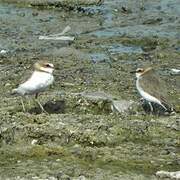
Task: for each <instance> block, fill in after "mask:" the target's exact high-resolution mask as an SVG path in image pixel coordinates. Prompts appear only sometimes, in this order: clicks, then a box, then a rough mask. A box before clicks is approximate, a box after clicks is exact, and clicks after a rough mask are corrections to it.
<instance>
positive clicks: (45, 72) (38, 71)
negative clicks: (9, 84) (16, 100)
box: [12, 61, 54, 112]
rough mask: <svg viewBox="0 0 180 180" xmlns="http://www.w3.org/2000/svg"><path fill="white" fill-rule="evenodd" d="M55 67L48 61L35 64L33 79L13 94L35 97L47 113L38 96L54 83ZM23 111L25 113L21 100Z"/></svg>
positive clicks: (21, 85) (14, 90)
mask: <svg viewBox="0 0 180 180" xmlns="http://www.w3.org/2000/svg"><path fill="white" fill-rule="evenodd" d="M53 71H54V65H53V64H52V63H49V62H47V61H39V62H36V63H35V64H34V72H33V73H32V75H31V77H30V78H29V79H28V80H27V81H26V82H24V83H22V84H20V85H19V86H18V87H17V88H16V89H13V90H12V93H13V94H15V93H17V94H19V95H21V96H25V95H35V100H36V102H37V104H38V105H39V107H40V108H41V110H42V112H45V110H44V108H43V106H42V105H41V103H40V102H39V101H38V99H37V97H38V94H39V93H40V92H42V91H44V90H45V89H46V88H47V87H48V86H49V85H51V84H52V83H53V81H54V77H53ZM21 103H22V106H23V110H24V111H25V106H24V103H23V101H22V99H21Z"/></svg>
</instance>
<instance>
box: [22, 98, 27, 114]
mask: <svg viewBox="0 0 180 180" xmlns="http://www.w3.org/2000/svg"><path fill="white" fill-rule="evenodd" d="M21 104H22V108H23V111H24V112H26V109H25V106H24V102H23V98H22V97H21Z"/></svg>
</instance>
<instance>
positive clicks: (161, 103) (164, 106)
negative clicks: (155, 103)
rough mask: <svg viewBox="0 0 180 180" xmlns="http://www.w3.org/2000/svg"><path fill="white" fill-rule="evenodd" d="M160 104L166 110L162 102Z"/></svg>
mask: <svg viewBox="0 0 180 180" xmlns="http://www.w3.org/2000/svg"><path fill="white" fill-rule="evenodd" d="M160 105H161V106H162V107H163V108H164V110H165V111H167V108H166V107H165V106H164V105H163V104H162V103H161V104H160Z"/></svg>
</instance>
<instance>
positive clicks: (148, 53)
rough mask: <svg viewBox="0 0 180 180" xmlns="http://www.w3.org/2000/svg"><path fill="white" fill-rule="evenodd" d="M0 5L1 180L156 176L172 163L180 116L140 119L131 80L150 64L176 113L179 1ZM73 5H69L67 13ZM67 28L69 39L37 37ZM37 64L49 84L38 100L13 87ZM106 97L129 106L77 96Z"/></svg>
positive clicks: (174, 166)
mask: <svg viewBox="0 0 180 180" xmlns="http://www.w3.org/2000/svg"><path fill="white" fill-rule="evenodd" d="M6 2H8V3H5V1H0V19H1V20H0V25H1V26H0V28H1V33H0V40H1V41H0V51H1V50H5V51H6V53H1V54H0V70H1V76H0V83H1V88H0V117H1V120H0V152H1V156H0V179H74V180H75V179H76V180H80V179H81V180H82V179H83V180H84V179H93V180H94V179H97V180H101V179H102V180H104V179H107V180H108V179H113V180H115V179H123V180H124V179H156V177H155V173H156V171H158V170H168V171H176V170H179V165H180V153H179V146H180V139H179V137H180V116H179V113H177V114H175V115H173V116H156V115H149V114H146V113H145V112H144V111H143V109H142V107H141V106H140V103H139V102H140V101H139V99H140V97H139V95H138V93H137V91H136V88H135V77H134V75H133V74H130V73H129V72H130V71H132V70H135V69H136V68H137V67H142V66H143V67H147V66H152V67H154V68H155V69H156V71H157V73H158V74H159V75H160V77H161V78H162V79H164V80H165V81H166V84H167V91H168V93H169V96H170V98H171V100H172V102H173V104H174V106H175V107H176V109H177V110H178V111H179V110H180V91H179V88H180V76H179V75H174V74H172V71H171V68H180V63H179V58H180V53H179V49H180V47H179V44H180V36H179V22H180V19H179V17H180V11H179V9H180V6H179V3H178V0H176V1H170V0H163V1H162V0H161V1H152V0H151V1H150V0H149V1H146V2H144V1H133V2H132V1H123V0H121V1H119V0H112V1H108V0H105V1H104V2H103V3H102V4H101V5H100V6H95V5H94V6H87V4H86V6H83V5H82V4H81V5H78V4H75V5H74V4H71V7H70V8H69V7H67V6H66V7H65V8H63V5H62V6H61V7H57V6H48V7H46V6H41V7H39V6H38V7H37V6H27V5H25V4H23V3H22V4H21V3H19V4H16V3H14V4H11V3H10V1H6ZM72 7H73V8H72ZM67 25H69V26H71V31H70V32H68V33H67V35H71V36H75V41H73V42H60V41H53V40H51V41H49V40H48V41H47V40H39V39H38V37H39V36H40V35H49V34H56V33H60V32H61V31H62V30H63V29H64V28H65V27H66V26H67ZM40 59H48V60H49V61H51V62H53V63H54V65H55V67H56V71H55V83H54V85H53V86H52V87H50V89H48V90H47V91H46V92H44V93H42V95H41V96H40V97H39V100H40V101H41V102H42V104H43V105H44V107H45V109H46V110H47V111H48V112H49V115H47V114H44V113H41V112H40V111H39V109H38V107H37V106H36V104H35V103H34V101H33V98H32V97H29V98H27V99H24V102H25V105H26V108H27V112H25V113H24V112H23V111H22V107H21V104H20V97H17V96H12V95H11V90H12V89H13V88H14V87H16V86H17V84H18V83H19V82H21V81H23V80H25V79H26V78H27V77H28V75H29V74H30V73H31V70H32V65H33V63H34V62H36V61H37V60H40ZM84 91H85V92H86V91H87V92H104V93H105V94H107V95H108V96H109V97H113V99H115V100H121V99H125V100H127V101H132V102H134V103H135V107H133V109H131V110H128V111H127V112H124V113H116V112H113V111H112V108H111V105H110V102H109V101H108V99H105V100H104V99H102V98H100V99H98V98H97V99H96V100H91V99H90V100H89V99H86V98H85V97H82V96H79V93H81V92H84Z"/></svg>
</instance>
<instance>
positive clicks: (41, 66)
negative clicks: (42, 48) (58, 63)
mask: <svg viewBox="0 0 180 180" xmlns="http://www.w3.org/2000/svg"><path fill="white" fill-rule="evenodd" d="M34 69H35V70H36V71H43V72H46V73H50V74H52V73H53V71H54V65H53V64H52V63H49V62H47V61H38V62H36V63H35V64H34Z"/></svg>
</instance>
